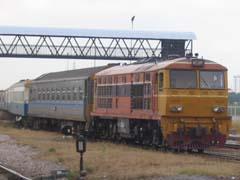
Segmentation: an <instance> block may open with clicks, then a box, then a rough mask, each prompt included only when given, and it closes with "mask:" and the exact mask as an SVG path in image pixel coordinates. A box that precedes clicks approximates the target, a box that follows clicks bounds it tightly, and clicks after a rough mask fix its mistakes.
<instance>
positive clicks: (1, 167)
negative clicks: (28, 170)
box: [0, 162, 31, 180]
mask: <svg viewBox="0 0 240 180" xmlns="http://www.w3.org/2000/svg"><path fill="white" fill-rule="evenodd" d="M0 169H3V170H4V171H6V172H7V173H9V174H11V175H14V176H16V177H17V178H19V179H21V180H31V179H30V178H28V177H25V176H24V175H22V174H20V173H19V172H17V171H15V170H13V169H10V168H8V167H6V166H4V165H3V164H2V163H1V162H0Z"/></svg>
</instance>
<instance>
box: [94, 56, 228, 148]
mask: <svg viewBox="0 0 240 180" xmlns="http://www.w3.org/2000/svg"><path fill="white" fill-rule="evenodd" d="M227 104H228V88H227V69H226V68H225V67H223V66H222V65H220V64H217V63H215V62H213V61H209V60H205V59H198V58H197V57H192V58H186V57H184V58H177V59H174V60H169V61H163V62H159V63H145V64H134V65H127V66H114V67H111V68H108V69H105V70H103V71H100V72H98V73H96V76H95V96H94V109H93V112H92V118H93V122H92V128H93V130H92V132H93V133H95V134H96V136H103V137H115V138H117V139H118V138H128V139H131V140H133V141H135V142H139V143H143V144H153V145H163V146H165V147H171V148H174V149H186V150H192V149H197V150H199V151H203V150H204V149H205V148H206V147H209V146H214V145H217V146H223V145H224V143H225V141H226V138H227V135H228V132H229V128H230V125H231V118H230V117H229V116H228V113H227Z"/></svg>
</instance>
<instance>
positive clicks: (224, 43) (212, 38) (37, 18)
mask: <svg viewBox="0 0 240 180" xmlns="http://www.w3.org/2000/svg"><path fill="white" fill-rule="evenodd" d="M0 4H1V5H0V26H5V25H13V26H35V27H64V28H96V29H130V28H131V23H130V18H131V17H132V16H133V15H135V16H136V19H135V25H134V29H136V30H159V31H168V30H169V31H193V32H195V33H196V35H197V40H196V41H194V52H198V53H199V54H200V56H203V57H204V58H207V59H211V60H214V61H216V62H218V63H221V64H223V65H225V66H226V67H227V68H228V69H229V82H230V86H232V81H233V80H232V79H233V75H236V74H240V60H239V54H238V53H239V48H240V45H239V43H240V23H239V22H240V1H238V0H117V1H116V0H85V1H84V0H0ZM105 63H107V61H101V62H97V65H101V64H105ZM72 64H73V61H69V66H70V67H72ZM93 64H94V63H93V61H89V60H86V61H83V60H77V62H76V67H77V68H81V67H87V66H93ZM66 68H67V60H56V59H55V60H52V59H9V58H1V59H0V89H5V88H7V87H8V86H10V85H11V84H13V83H15V82H17V81H19V80H20V79H26V78H30V79H31V78H36V77H37V76H39V75H41V74H43V73H47V72H51V71H59V70H66Z"/></svg>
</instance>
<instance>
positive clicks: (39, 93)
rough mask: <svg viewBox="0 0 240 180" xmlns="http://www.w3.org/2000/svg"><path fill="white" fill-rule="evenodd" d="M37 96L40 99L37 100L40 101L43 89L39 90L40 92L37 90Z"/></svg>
mask: <svg viewBox="0 0 240 180" xmlns="http://www.w3.org/2000/svg"><path fill="white" fill-rule="evenodd" d="M37 94H38V98H37V99H38V100H41V89H38V90H37Z"/></svg>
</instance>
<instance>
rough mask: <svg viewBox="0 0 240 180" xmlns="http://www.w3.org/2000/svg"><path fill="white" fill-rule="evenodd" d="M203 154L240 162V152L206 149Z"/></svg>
mask: <svg viewBox="0 0 240 180" xmlns="http://www.w3.org/2000/svg"><path fill="white" fill-rule="evenodd" d="M203 155H206V156H210V157H214V158H220V159H224V160H228V161H229V160H230V161H237V162H240V154H239V153H229V152H215V151H205V152H204V153H203Z"/></svg>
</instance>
